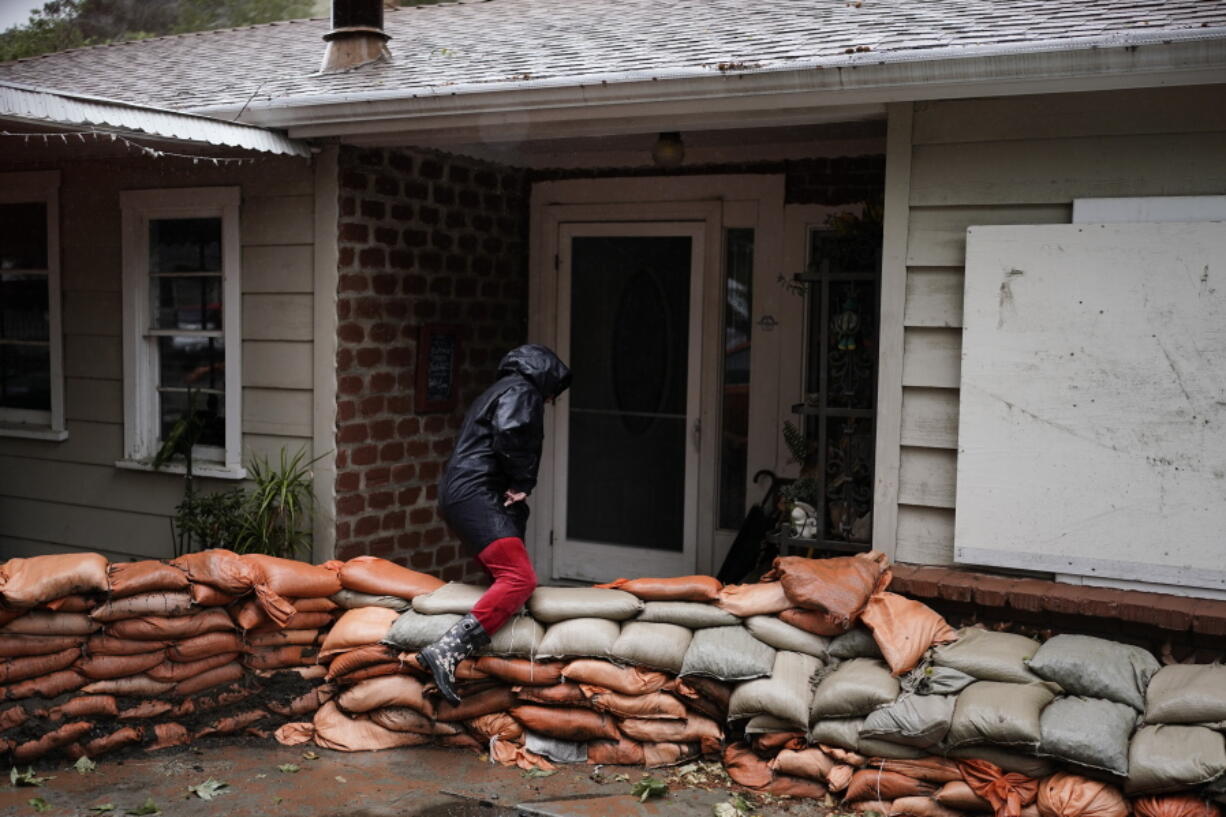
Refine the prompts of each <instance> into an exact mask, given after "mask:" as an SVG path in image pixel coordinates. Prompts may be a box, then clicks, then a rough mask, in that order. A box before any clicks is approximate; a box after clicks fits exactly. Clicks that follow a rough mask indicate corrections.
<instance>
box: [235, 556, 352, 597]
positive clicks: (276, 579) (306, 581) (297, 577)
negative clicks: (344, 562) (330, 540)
mask: <svg viewBox="0 0 1226 817" xmlns="http://www.w3.org/2000/svg"><path fill="white" fill-rule="evenodd" d="M242 559H243V560H244V561H245V562H247V563H248V564H250V565H251V566H252V567H253V568H254V572H255V576H256V581H257V582H262V583H264V584H267V585H268V586H269V587H270V588H272V590H273V592H276V593H279V594H280V595H282V596H292V597H295V598H318V597H327V596H331V595H333V594H335V593H339V592H340V591H341V580H340V578H339V577H338V576H337V574H336V572H335V571H333V570H329V569H328V568H326V567H324V566H322V565H313V564H308V563H307V562H299V561H296V560H294V559H280V558H278V557H276V556H265V555H264V554H262V553H247V554H245V555H243V556H242Z"/></svg>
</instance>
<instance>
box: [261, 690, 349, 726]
mask: <svg viewBox="0 0 1226 817" xmlns="http://www.w3.org/2000/svg"><path fill="white" fill-rule="evenodd" d="M335 694H336V690H335V689H334V688H333V687H332V686H331V685H325V686H318V687H315V688H314V689H312V690H310V691H309V692H304V693H302V694H301V695H299V696H298V697H297V698H292V699H290V700H288V701H284V702H281V701H275V700H271V699H269V700H268V701H266V705H267V706H268V711H270V712H274V713H276V714H277V715H280V716H282V717H284V718H297V717H301V716H303V715H306V714H308V713H311V712H314V711H315V710H316V709H319V708H320V707H321V706H323V705H324V704H326V703H327V702H328V701H330V700H332V696H333V695H335Z"/></svg>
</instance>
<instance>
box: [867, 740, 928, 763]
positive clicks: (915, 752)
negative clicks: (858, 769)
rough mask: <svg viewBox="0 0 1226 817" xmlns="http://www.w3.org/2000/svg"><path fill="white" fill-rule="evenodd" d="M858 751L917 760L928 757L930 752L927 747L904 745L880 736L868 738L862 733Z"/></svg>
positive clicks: (897, 758) (890, 758)
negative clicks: (918, 747) (919, 747)
mask: <svg viewBox="0 0 1226 817" xmlns="http://www.w3.org/2000/svg"><path fill="white" fill-rule="evenodd" d="M856 751H857V752H859V753H860V754H862V755H864V756H865V757H884V758H886V759H889V760H916V759H918V758H921V757H928V754H929V753H928V750H926V749H917V748H915V747H914V746H904V745H903V744H901V743H893V742H892V741H888V740H882V739H880V738H866V737H864V735H860V741H859V742H858V743H857V744H856Z"/></svg>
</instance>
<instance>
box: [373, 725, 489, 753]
mask: <svg viewBox="0 0 1226 817" xmlns="http://www.w3.org/2000/svg"><path fill="white" fill-rule="evenodd" d="M371 720H374V717H373V716H372V717H371ZM435 740H437V741H438V745H439V746H445V747H447V748H448V749H469V750H471V751H473V752H484V751H485V746H483V745H482V744H480V743H478V742H477V739H476V738H474V737H473V736H472V735H470V734H468V733H466V732H457V733H456V734H454V735H437V736H436V737H435Z"/></svg>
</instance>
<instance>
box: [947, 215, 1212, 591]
mask: <svg viewBox="0 0 1226 817" xmlns="http://www.w3.org/2000/svg"><path fill="white" fill-rule="evenodd" d="M1224 258H1226V224H1224V223H1222V222H1210V223H1191V224H1173V223H1171V224H1154V223H1140V224H1077V225H1067V226H1034V227H976V228H972V229H971V230H970V231H969V235H968V255H967V275H966V295H965V299H964V310H965V313H964V315H965V316H964V322H965V343H964V350H965V352H964V356H963V361H962V386H961V402H960V407H959V428H958V441H959V446H960V448H961V452H962V453H961V455H960V456H959V458H958V475H957V508H958V514H957V522H956V526H955V543H956V556H957V558H958V560H959V561H960V562H972V563H979V564H988V565H997V566H1003V567H1017V568H1030V569H1038V570H1051V571H1055V572H1060V573H1067V574H1075V575H1086V576H1101V577H1106V578H1113V579H1126V580H1145V581H1154V582H1163V583H1167V584H1182V585H1186V586H1191V587H1205V588H1212V589H1223V588H1226V569H1223V565H1222V558H1221V543H1222V532H1223V531H1224V530H1226V500H1224V497H1226V376H1224V375H1223V372H1226V265H1224V264H1223V261H1222V259H1224Z"/></svg>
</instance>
